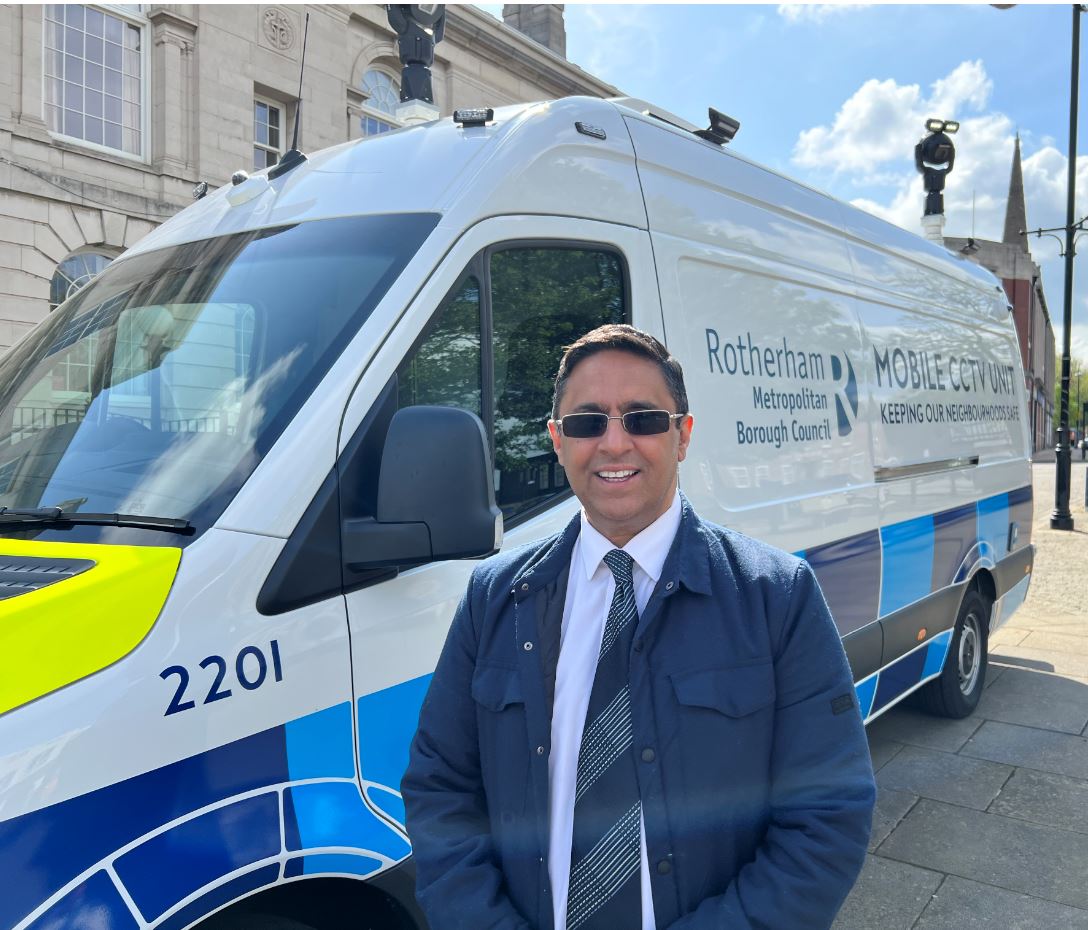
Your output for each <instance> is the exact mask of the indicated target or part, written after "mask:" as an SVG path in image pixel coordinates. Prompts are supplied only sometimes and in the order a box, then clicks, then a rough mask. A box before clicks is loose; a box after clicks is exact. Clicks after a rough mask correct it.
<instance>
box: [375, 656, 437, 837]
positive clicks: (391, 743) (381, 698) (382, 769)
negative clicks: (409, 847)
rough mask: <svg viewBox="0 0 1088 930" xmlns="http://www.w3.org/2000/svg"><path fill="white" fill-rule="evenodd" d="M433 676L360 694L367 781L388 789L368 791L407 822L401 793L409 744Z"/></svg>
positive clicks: (425, 676) (383, 808) (389, 812)
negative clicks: (361, 695) (399, 795)
mask: <svg viewBox="0 0 1088 930" xmlns="http://www.w3.org/2000/svg"><path fill="white" fill-rule="evenodd" d="M431 678H432V676H431V675H421V676H420V677H419V678H413V679H411V680H410V681H406V682H404V683H402V684H399V685H394V686H393V687H392V688H386V689H384V690H382V691H376V692H374V693H373V694H367V695H364V696H363V697H361V698H359V764H360V767H361V768H362V773H363V782H364V784H365V783H368V782H370V783H374V784H377V785H380V786H381V787H383V788H385V789H387V790H386V791H373V792H371V791H368V792H367V798H368V799H369V800H371V801H373V802H374V803H375V804H377V805H378V806H379V807H381V809H382V810H383V811H385V813H387V814H389V815H390V816H391V817H393V818H395V819H396V821H397V823H400V824H403V823H404V802H403V801H401V800H400V798H399V797H398V796H397V795H398V794H399V792H400V781H401V779H402V778H403V777H404V770H405V769H406V768H408V747H409V745H410V744H411V742H412V736H413V734H414V733H415V732H416V727H417V726H419V709H420V708H421V707H422V706H423V698H424V697H425V696H426V694H427V688H428V687H429V686H430V684H431Z"/></svg>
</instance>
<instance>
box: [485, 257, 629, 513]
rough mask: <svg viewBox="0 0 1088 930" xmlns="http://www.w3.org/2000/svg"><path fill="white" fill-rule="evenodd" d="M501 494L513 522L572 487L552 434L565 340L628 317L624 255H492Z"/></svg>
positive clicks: (497, 458)
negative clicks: (552, 413)
mask: <svg viewBox="0 0 1088 930" xmlns="http://www.w3.org/2000/svg"><path fill="white" fill-rule="evenodd" d="M489 270H490V274H491V319H492V328H493V334H494V336H493V341H492V351H493V354H494V370H495V380H494V398H495V401H494V424H495V437H494V449H495V476H496V488H495V491H496V499H497V502H498V504H499V506H500V507H501V508H502V512H503V516H504V518H505V519H506V521H507V522H508V523H509V522H510V521H511V520H512V519H513V518H516V517H517V516H518V515H519V514H522V513H525V512H526V511H528V510H530V509H532V508H535V507H537V506H539V505H540V504H542V503H544V502H546V501H547V500H549V499H551V498H554V497H558V496H559V495H562V494H564V493H565V492H566V491H567V482H566V477H565V476H564V474H563V469H562V467H561V466H560V465H559V463H558V461H556V457H555V453H554V452H553V451H552V444H551V440H550V439H549V438H548V430H547V421H548V416H549V413H550V411H551V403H552V388H553V386H554V382H555V373H556V371H557V370H558V368H559V359H560V357H561V356H562V354H563V348H564V347H565V346H568V345H570V344H571V343H572V342H574V340H575V339H577V338H578V337H579V336H581V335H582V334H583V333H586V332H588V331H589V330H591V329H594V328H595V327H597V326H601V325H602V324H604V323H622V322H624V321H625V320H626V319H627V313H626V307H625V306H624V302H625V298H624V294H625V291H624V280H623V264H622V262H621V260H620V258H619V256H618V255H616V254H615V253H613V252H606V251H604V250H596V249H585V248H581V249H579V248H511V249H504V250H502V251H497V252H495V253H494V254H493V255H492V256H491V262H490V269H489Z"/></svg>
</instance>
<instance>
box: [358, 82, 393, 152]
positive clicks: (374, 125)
mask: <svg viewBox="0 0 1088 930" xmlns="http://www.w3.org/2000/svg"><path fill="white" fill-rule="evenodd" d="M360 83H361V86H362V88H363V90H364V91H365V92H366V94H367V101H366V106H365V107H364V111H363V115H362V118H361V119H360V120H359V125H360V128H361V129H362V131H363V135H364V136H376V135H380V134H381V133H383V132H389V130H391V129H396V128H397V123H396V116H397V104H399V103H400V83H399V82H398V81H397V80H396V79H394V78H393V77H391V76H390V75H389V74H386V72H384V71H379V70H377V69H376V68H371V69H370V70H369V71H367V72H366V74H364V75H363V79H362V81H361V82H360ZM368 110H369V111H370V112H366V111H368Z"/></svg>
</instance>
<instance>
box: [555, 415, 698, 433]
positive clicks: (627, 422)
mask: <svg viewBox="0 0 1088 930" xmlns="http://www.w3.org/2000/svg"><path fill="white" fill-rule="evenodd" d="M686 416H687V414H686V413H669V411H668V410H632V411H631V412H630V413H625V414H624V415H623V416H620V417H610V416H609V415H608V414H607V413H568V414H567V415H566V416H565V417H562V418H561V419H558V420H556V421H555V422H556V423H557V424H558V425H559V429H560V430H562V432H563V435H564V436H566V437H568V438H569V439H596V438H597V437H599V436H603V435H604V434H605V432H606V431H607V430H608V421H609V420H619V421H620V422H621V423H623V428H624V429H625V430H627V432H629V433H630V434H631V435H632V436H656V435H658V434H659V433H665V432H668V429H669V426H670V425H671V424H672V421H673V420H682V419H683V418H684V417H686Z"/></svg>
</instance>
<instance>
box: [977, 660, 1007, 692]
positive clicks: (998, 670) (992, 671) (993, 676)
mask: <svg viewBox="0 0 1088 930" xmlns="http://www.w3.org/2000/svg"><path fill="white" fill-rule="evenodd" d="M1008 670H1009V667H1008V666H1007V665H994V664H993V662H989V663H987V665H986V684H985V685H984V686H983V687H984V688H991V687H993V684H994V682H995V681H997V679H999V678H1000V677H1001V676H1002V675H1004V674H1005V672H1007V671H1008Z"/></svg>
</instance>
